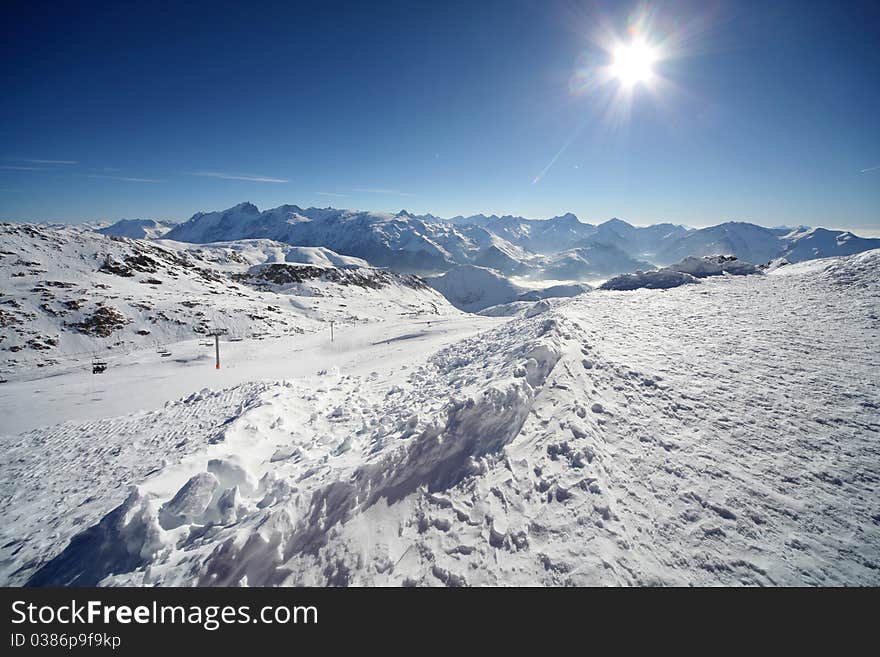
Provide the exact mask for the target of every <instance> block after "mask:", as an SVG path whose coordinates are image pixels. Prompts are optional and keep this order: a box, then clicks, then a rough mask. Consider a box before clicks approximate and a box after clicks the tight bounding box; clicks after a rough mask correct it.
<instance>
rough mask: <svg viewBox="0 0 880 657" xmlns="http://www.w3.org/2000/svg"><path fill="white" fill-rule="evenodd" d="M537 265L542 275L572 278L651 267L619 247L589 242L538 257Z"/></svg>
mask: <svg viewBox="0 0 880 657" xmlns="http://www.w3.org/2000/svg"><path fill="white" fill-rule="evenodd" d="M536 264H538V266H539V268H540V269H539V270H540V272H541V274H542V277H543V278H550V279H557V280H574V281H577V280H584V279H589V278H595V277H601V276H612V275H614V274H620V273H624V272H631V271H635V270H637V269H651V268H652V267H653V265H652V264H651V263H650V262H647V261H645V260H637V259H636V258H633V257H631V256H629V255H627V253H626V252H625V251H623V250H622V249H621V248H619V247H618V246H615V245H613V244H603V243H589V244H588V245H587V246H582V247H580V248H577V249H571V250H569V251H562V252H560V253H557V254H555V255H552V256H547V257H544V258H541V259H540V260H538V261H536Z"/></svg>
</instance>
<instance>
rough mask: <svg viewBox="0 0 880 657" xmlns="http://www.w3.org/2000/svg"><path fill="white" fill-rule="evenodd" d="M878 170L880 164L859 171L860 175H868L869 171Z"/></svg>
mask: <svg viewBox="0 0 880 657" xmlns="http://www.w3.org/2000/svg"><path fill="white" fill-rule="evenodd" d="M877 169H880V164H878V165H877V166H875V167H868V168H867V169H862V170H861V171H859V173H868V172H869V171H876V170H877Z"/></svg>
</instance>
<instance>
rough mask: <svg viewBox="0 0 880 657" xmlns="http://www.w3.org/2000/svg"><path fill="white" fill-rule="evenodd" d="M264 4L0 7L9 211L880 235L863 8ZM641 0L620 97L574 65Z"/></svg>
mask: <svg viewBox="0 0 880 657" xmlns="http://www.w3.org/2000/svg"><path fill="white" fill-rule="evenodd" d="M259 4H261V3H248V4H245V3H240V4H229V5H227V6H226V7H221V4H220V3H204V4H200V3H197V2H186V3H163V2H159V1H152V2H139V3H128V2H118V3H107V4H102V3H98V2H90V3H70V4H69V5H67V6H63V5H62V4H61V3H46V4H43V3H40V2H11V3H10V2H7V3H5V11H4V26H3V27H2V28H0V30H2V38H0V52H2V54H0V67H2V70H3V87H4V91H3V97H2V100H0V218H2V219H11V220H67V221H81V220H87V219H118V218H123V217H126V218H133V217H153V218H168V219H185V218H188V217H189V216H190V215H191V214H192V213H194V212H196V211H198V210H214V209H221V208H225V207H228V206H230V205H233V204H235V203H238V202H240V201H244V200H250V201H253V202H255V203H257V205H259V206H261V207H271V206H275V205H279V204H281V203H296V204H299V205H318V206H327V205H332V206H334V207H351V208H360V209H374V210H398V209H401V208H406V209H408V210H410V211H417V212H432V213H434V214H437V215H441V216H451V215H455V214H473V213H477V212H484V213H492V212H494V213H513V214H519V215H524V216H531V217H547V216H552V215H555V214H560V213H563V212H566V211H572V212H575V213H576V214H578V216H580V217H581V218H582V219H583V220H585V221H602V220H605V219H607V218H610V217H612V216H617V217H621V218H625V219H628V220H630V221H632V222H633V223H639V224H646V223H652V222H656V221H661V220H666V221H674V222H680V223H687V224H691V225H695V226H700V225H709V224H714V223H718V222H720V221H725V220H728V219H737V220H744V221H754V222H756V223H760V224H764V225H777V224H784V223H787V224H795V223H805V224H811V225H825V226H829V227H834V226H841V227H848V228H853V229H859V230H862V232H865V233H868V232H878V231H880V46H878V43H880V5H878V3H876V2H863V3H859V2H839V3H838V2H834V3H831V2H829V3H818V2H815V3H814V2H782V1H779V2H776V1H770V2H718V3H712V2H709V1H706V0H704V1H701V2H692V3H688V2H663V3H647V4H637V3H632V4H626V3H623V2H609V3H602V2H582V3H578V2H558V3H557V2H550V1H546V2H545V1H537V0H536V1H534V2H516V1H504V2H482V1H480V2H462V3H457V2H450V1H444V2H436V3H427V2H419V1H417V0H411V1H408V2H376V3H367V2H358V3H352V4H346V3H341V2H314V3H308V2H296V3H278V4H276V5H269V4H264V5H262V6H259V7H258V6H257V5H259ZM639 16H650V17H651V21H650V25H648V26H647V28H645V29H643V30H642V32H643V34H644V38H646V39H647V40H648V41H649V42H651V43H654V44H662V45H661V46H658V56H659V57H660V59H659V61H657V62H656V64H655V66H654V71H655V75H656V81H657V82H658V83H657V84H651V85H637V86H636V87H635V88H634V89H633V90H632V93H631V95H630V96H629V97H628V99H625V100H623V101H620V100H618V102H617V103H616V104H613V105H610V106H609V104H608V103H609V98H611V97H612V96H613V94H614V93H616V90H615V88H614V85H615V82H613V81H612V82H609V83H606V84H604V85H598V86H594V87H591V88H586V89H584V88H582V86H581V85H579V84H577V81H578V80H579V79H583V76H584V75H586V76H590V75H593V74H594V72H595V71H598V70H599V69H600V67H601V66H603V65H605V64H606V63H607V60H608V59H609V56H608V54H607V53H606V52H604V51H603V49H602V45H601V38H600V35H605V36H606V37H607V35H608V34H609V33H616V34H618V35H619V36H620V38H621V39H622V40H624V41H625V40H626V39H627V38H628V37H627V36H626V35H627V26H628V23H629V22H631V21H632V20H633V19H634V18H637V17H639ZM602 38H605V37H602ZM579 76H580V77H579ZM557 155H558V157H556V156H557ZM554 157H555V158H556V159H555V160H554ZM551 161H552V166H550V167H549V168H547V167H548V164H549V163H550V162H551ZM874 167H877V168H874ZM542 171H543V172H544V173H543V175H542ZM195 174H211V175H195ZM242 178H245V179H242ZM536 178H538V180H537V182H536Z"/></svg>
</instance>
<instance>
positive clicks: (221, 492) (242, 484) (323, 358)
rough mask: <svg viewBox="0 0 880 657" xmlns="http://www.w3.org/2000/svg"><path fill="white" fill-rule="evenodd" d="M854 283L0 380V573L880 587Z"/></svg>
mask: <svg viewBox="0 0 880 657" xmlns="http://www.w3.org/2000/svg"><path fill="white" fill-rule="evenodd" d="M36 239H38V240H39V238H36ZM143 255H149V256H150V257H154V255H153V254H152V253H151V252H148V253H144V254H143ZM279 265H280V266H281V267H285V265H283V264H281V263H267V264H263V265H257V267H259V268H260V269H261V270H262V269H265V268H272V267H276V266H279ZM18 267H22V265H18ZM282 271H283V270H282ZM336 271H340V272H346V271H347V272H352V271H353V272H358V271H361V270H336ZM281 284H282V283H279V285H281ZM878 295H880V250H873V251H868V252H865V253H861V254H857V255H853V256H848V257H843V258H831V259H826V260H816V261H812V262H802V263H797V264H792V265H788V266H785V267H780V268H778V269H775V270H774V271H772V272H770V273H768V274H765V275H750V276H723V275H718V276H708V277H706V278H703V279H701V280H700V283H699V284H694V285H683V286H680V287H676V288H674V289H668V290H652V289H639V290H635V291H613V290H609V291H603V292H594V293H589V294H582V295H579V296H577V297H574V298H572V299H570V300H564V301H560V300H556V301H555V302H554V303H552V304H551V303H543V304H541V305H540V307H538V306H535V307H533V308H534V312H532V313H517V314H515V316H513V317H512V318H510V319H497V318H491V317H481V316H477V315H457V316H448V317H437V316H435V317H432V318H427V317H413V318H407V317H400V318H399V319H398V320H397V321H396V322H386V323H381V324H380V323H365V324H361V325H357V326H352V327H349V329H348V333H347V335H344V336H343V338H342V341H341V342H338V343H330V342H329V341H326V342H324V343H323V346H322V345H321V343H319V342H317V341H316V340H313V339H312V336H309V335H289V336H283V337H280V338H279V339H278V341H275V342H272V343H266V342H255V343H253V344H252V345H250V346H249V348H248V349H247V351H243V352H242V353H239V354H236V353H233V356H232V358H233V359H236V358H237V359H238V361H239V362H238V363H233V365H235V364H237V365H238V366H239V368H240V369H238V370H236V369H235V368H234V367H230V368H229V369H228V370H224V371H222V372H217V373H216V376H217V377H218V379H217V381H223V382H225V384H224V385H218V384H215V385H214V386H212V387H206V385H207V384H205V383H204V381H205V378H206V376H207V375H208V374H214V372H213V370H210V369H207V370H206V369H203V368H199V367H198V366H196V365H194V364H192V363H190V362H180V363H178V362H167V361H165V362H163V363H157V364H152V365H150V364H148V363H146V362H145V361H144V360H143V359H141V360H136V361H135V362H131V363H126V364H121V365H120V367H119V368H118V369H117V370H116V372H115V374H114V376H116V377H117V378H114V379H113V380H112V381H113V385H108V386H102V387H101V388H100V389H96V388H95V387H94V384H92V387H88V385H89V384H90V383H91V382H90V381H89V377H91V375H89V374H86V373H82V372H68V373H64V374H62V375H59V376H56V377H53V379H52V386H47V383H46V381H45V380H43V381H35V382H32V383H29V382H26V381H17V380H16V381H10V382H9V383H6V384H3V386H0V409H2V411H3V412H4V414H5V415H4V417H5V418H6V419H7V422H9V421H11V420H15V421H16V422H19V423H26V426H25V428H24V429H22V430H20V431H17V432H15V434H14V435H9V436H6V437H4V443H3V444H4V449H3V450H2V451H0V499H3V500H4V501H5V503H4V504H3V505H0V581H2V583H4V584H13V585H18V584H25V583H27V584H30V585H36V586H46V585H51V586H59V585H71V584H73V585H94V584H101V585H105V586H106V585H137V586H170V585H206V586H207V585H211V586H217V585H221V586H222V585H239V586H244V585H249V586H276V585H287V586H299V585H311V586H357V585H374V586H376V585H379V586H384V585H390V586H412V585H420V586H463V585H473V586H480V585H557V586H560V585H744V584H745V585H862V586H864V585H868V586H872V585H873V586H876V585H880V574H878V569H877V568H876V564H875V562H876V558H875V557H876V555H877V554H878V553H880V523H878V521H877V515H878V510H877V505H876V494H875V493H876V491H875V487H876V481H878V479H880V451H878V444H880V443H878V440H877V438H878V436H880V423H878V416H877V398H876V397H877V395H876V391H877V389H878V386H880V360H878V352H877V349H876V336H877V332H878V330H880V324H878V316H877V299H878V298H880V297H878ZM817 299H818V300H820V302H817V301H816V300H817ZM529 315H531V316H529ZM426 320H429V321H426ZM466 327H469V328H466ZM468 331H469V332H468ZM325 340H326V338H325ZM160 369H161V372H163V374H161V376H163V377H164V378H159V377H160V374H159V372H160ZM237 373H240V374H237ZM224 374H225V375H226V376H239V378H238V380H234V379H221V378H219V377H221V376H223V375H224ZM157 381H161V382H163V383H164V384H165V385H166V386H168V387H169V388H173V390H174V391H177V392H176V394H177V396H176V397H173V396H172V397H167V398H164V399H163V398H156V400H155V403H154V404H153V406H151V407H146V408H144V407H135V409H133V410H129V411H127V412H118V411H117V412H116V413H115V414H106V415H103V416H97V417H95V416H89V417H83V416H82V415H81V414H79V415H73V416H69V415H68V416H64V417H61V416H60V413H61V410H63V409H65V408H67V407H66V406H65V404H64V403H63V401H62V402H61V403H60V402H58V401H57V400H56V399H53V400H51V404H50V403H47V404H45V405H44V406H40V404H41V403H43V401H44V398H45V393H46V391H47V390H71V389H74V390H80V391H81V392H82V395H83V396H84V397H86V398H88V399H96V400H97V401H91V402H90V405H89V409H91V408H94V406H95V405H101V404H105V403H107V402H106V401H105V399H104V398H107V399H111V398H112V399H114V400H116V402H115V403H116V404H118V405H119V406H120V407H121V406H122V405H124V404H130V403H132V401H133V400H137V398H138V396H139V395H140V396H141V397H143V396H148V395H156V394H158V393H157V392H156V390H157V389H161V388H162V386H160V385H156V382H157ZM145 383H148V384H149V385H145ZM35 391H40V392H41V393H42V394H36V393H35ZM87 391H89V392H88V394H87ZM150 398H151V399H153V397H150ZM25 399H27V400H28V406H29V407H30V409H31V412H30V414H29V416H28V417H23V416H22V414H21V413H17V412H16V407H17V405H21V404H22V401H23V400H25ZM138 401H139V400H138ZM68 406H69V405H68ZM34 408H39V409H40V410H41V411H44V413H43V415H41V416H39V417H40V419H37V414H36V413H34V412H33V409H34ZM53 417H55V418H58V423H57V424H52V422H51V418H53ZM62 420H67V421H66V422H62ZM46 425H49V426H46ZM7 426H8V425H7ZM83 473H88V475H87V476H84V474H83Z"/></svg>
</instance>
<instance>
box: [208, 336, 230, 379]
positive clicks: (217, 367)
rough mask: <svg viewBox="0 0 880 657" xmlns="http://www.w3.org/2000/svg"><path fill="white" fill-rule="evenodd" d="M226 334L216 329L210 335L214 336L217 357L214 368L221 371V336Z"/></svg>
mask: <svg viewBox="0 0 880 657" xmlns="http://www.w3.org/2000/svg"><path fill="white" fill-rule="evenodd" d="M224 333H226V331H224V330H223V329H214V330H213V331H211V332H210V333H208V335H213V336H214V353H215V354H216V357H217V364H216V365H215V366H214V367H215V368H216V369H218V370H219V369H220V336H221V335H222V334H224Z"/></svg>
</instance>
